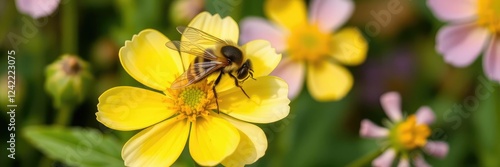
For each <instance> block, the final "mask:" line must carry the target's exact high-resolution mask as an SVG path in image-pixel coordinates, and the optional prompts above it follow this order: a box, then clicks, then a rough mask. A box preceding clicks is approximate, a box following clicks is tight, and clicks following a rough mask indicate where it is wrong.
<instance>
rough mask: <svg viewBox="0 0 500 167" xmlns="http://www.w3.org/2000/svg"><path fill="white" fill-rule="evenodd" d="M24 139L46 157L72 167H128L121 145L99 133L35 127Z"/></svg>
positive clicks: (87, 130)
mask: <svg viewBox="0 0 500 167" xmlns="http://www.w3.org/2000/svg"><path fill="white" fill-rule="evenodd" d="M23 135H24V137H26V138H27V139H28V141H29V142H30V143H32V144H33V145H34V146H35V147H36V148H38V149H39V150H41V151H42V152H43V153H44V154H45V155H46V156H48V157H50V158H52V159H55V160H58V161H61V162H63V163H65V164H67V165H71V166H93V167H99V166H106V167H108V166H109V167H114V166H124V165H123V161H122V159H121V157H120V152H121V145H120V144H119V143H118V141H116V140H115V139H114V138H112V137H111V136H107V135H103V134H102V133H101V132H99V131H98V130H95V129H88V128H86V129H84V128H65V127H49V126H31V127H27V128H25V129H24V131H23Z"/></svg>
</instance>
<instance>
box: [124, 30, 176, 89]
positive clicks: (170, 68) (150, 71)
mask: <svg viewBox="0 0 500 167" xmlns="http://www.w3.org/2000/svg"><path fill="white" fill-rule="evenodd" d="M168 41H170V40H169V39H168V38H167V37H165V36H164V35H163V34H161V33H160V32H158V31H156V30H151V29H147V30H143V31H141V32H140V33H139V34H138V35H134V37H132V41H126V42H125V46H123V47H122V48H121V49H120V53H119V56H120V61H121V63H122V66H123V68H125V71H127V73H128V74H129V75H130V76H132V77H133V78H134V79H135V80H137V81H139V82H140V83H142V84H144V85H146V86H148V87H150V88H153V89H156V90H160V91H164V90H165V88H167V87H170V85H171V83H172V82H173V81H174V79H175V78H176V77H178V76H179V75H180V73H181V72H182V71H183V70H182V64H181V61H180V57H179V54H178V52H177V51H174V50H171V49H168V48H167V47H166V46H165V43H167V42H168Z"/></svg>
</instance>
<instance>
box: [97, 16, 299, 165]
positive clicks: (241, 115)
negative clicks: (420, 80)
mask: <svg viewBox="0 0 500 167" xmlns="http://www.w3.org/2000/svg"><path fill="white" fill-rule="evenodd" d="M188 26H190V27H194V28H197V29H200V30H203V31H205V32H207V33H209V34H212V35H214V36H216V37H219V38H221V39H224V40H231V41H238V33H239V32H238V31H239V30H238V25H237V24H236V22H235V21H234V20H233V19H232V18H224V19H222V18H221V17H220V16H219V15H214V16H212V15H210V14H209V13H206V12H204V13H201V14H199V15H198V16H196V17H195V18H194V19H193V20H192V21H191V23H190V24H189V25H188ZM168 41H169V39H168V38H166V37H165V36H164V35H162V34H161V33H159V32H158V31H155V30H150V29H148V30H144V31H142V32H140V33H139V34H138V35H135V36H134V37H133V38H132V41H127V42H126V43H125V46H124V47H122V48H121V49H120V53H119V57H120V61H121V64H122V66H123V67H124V68H125V70H126V71H127V73H128V74H130V75H131V76H132V77H133V78H134V79H136V80H137V81H139V82H140V83H142V84H144V85H145V86H147V87H150V88H152V89H155V90H156V91H150V90H146V89H142V88H134V87H128V86H120V87H115V88H111V89H109V90H107V91H106V92H104V93H103V94H102V95H101V96H100V97H99V104H98V105H97V107H98V110H99V111H98V112H97V113H96V116H97V120H98V121H99V122H101V123H102V124H104V125H106V126H107V127H109V128H112V129H116V130H137V129H143V128H146V129H145V130H142V131H141V132H139V133H138V134H136V135H135V136H134V137H132V138H131V139H130V140H129V141H128V142H127V143H126V144H125V145H124V146H123V150H122V158H123V159H124V161H125V165H127V166H170V165H172V164H173V163H174V162H175V161H176V160H177V158H178V157H179V155H180V154H181V152H182V150H183V149H184V147H185V145H186V142H188V144H189V152H190V154H191V156H192V157H193V159H194V160H195V161H196V163H198V164H200V165H203V166H214V165H217V164H219V163H222V164H223V165H226V166H242V165H245V164H251V163H253V162H255V161H257V160H258V159H259V158H260V157H262V156H263V155H264V153H265V150H266V149H267V139H266V137H265V134H264V132H263V131H262V129H260V128H259V127H257V126H256V125H253V124H250V123H249V122H253V123H270V122H275V121H278V120H280V119H282V118H284V117H286V116H287V115H288V113H289V110H290V108H289V105H288V104H289V102H290V100H289V99H288V98H287V94H288V86H287V84H286V83H285V82H284V81H283V80H281V79H279V78H277V77H272V76H267V75H268V74H269V73H270V72H271V71H272V70H273V69H274V68H275V67H276V66H277V64H278V62H279V61H280V58H281V55H279V54H276V53H275V51H274V49H273V48H271V47H270V44H269V43H268V42H266V41H261V40H257V41H251V42H249V43H247V44H245V45H243V46H241V48H242V50H243V52H244V54H245V55H246V56H248V58H249V59H251V61H252V62H253V63H254V77H255V79H256V80H252V79H249V80H247V81H245V82H244V83H243V85H242V86H243V88H244V90H245V91H246V92H247V93H248V95H249V96H250V99H249V98H247V97H246V96H245V95H244V94H243V93H242V91H241V90H240V89H239V88H238V87H235V86H234V82H233V80H232V78H230V77H227V76H223V77H222V80H221V84H219V85H218V86H217V87H216V88H217V95H218V99H215V98H214V94H213V92H212V86H213V80H211V79H210V78H212V77H210V78H209V79H207V80H202V81H200V82H199V83H197V84H193V85H190V86H188V87H185V88H181V89H171V88H170V85H171V84H172V82H173V81H174V80H175V79H176V78H177V77H178V76H180V75H181V74H182V73H183V72H184V71H185V69H183V65H182V60H181V56H180V55H179V53H178V52H177V51H174V50H170V49H168V48H167V47H166V46H165V43H167V42H168ZM182 58H183V60H186V61H185V62H189V59H187V58H189V56H188V55H182ZM191 60H192V58H191ZM184 66H185V67H187V66H186V65H184ZM227 83H232V84H227ZM157 91H158V92H157ZM215 100H218V102H219V107H220V113H217V111H216V105H215Z"/></svg>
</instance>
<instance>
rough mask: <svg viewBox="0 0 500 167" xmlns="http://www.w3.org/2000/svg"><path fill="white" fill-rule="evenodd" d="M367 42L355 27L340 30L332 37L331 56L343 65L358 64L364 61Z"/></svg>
mask: <svg viewBox="0 0 500 167" xmlns="http://www.w3.org/2000/svg"><path fill="white" fill-rule="evenodd" d="M367 51H368V44H367V42H366V40H365V38H364V37H363V35H362V34H361V32H359V30H358V29H357V28H354V27H350V28H344V29H342V30H340V31H339V32H338V33H335V34H334V35H333V37H332V53H331V56H332V57H333V58H334V59H335V60H337V61H338V62H340V63H342V64H345V65H359V64H361V63H363V62H364V61H365V58H366V52H367Z"/></svg>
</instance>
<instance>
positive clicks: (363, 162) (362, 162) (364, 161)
mask: <svg viewBox="0 0 500 167" xmlns="http://www.w3.org/2000/svg"><path fill="white" fill-rule="evenodd" d="M382 153H383V150H381V149H377V150H375V151H373V152H370V153H368V154H366V155H365V156H363V157H361V158H359V159H357V160H355V161H353V162H351V163H350V164H348V165H346V166H347V167H358V166H369V164H370V163H371V162H372V161H373V159H375V158H377V157H378V156H379V155H380V154H382Z"/></svg>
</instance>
